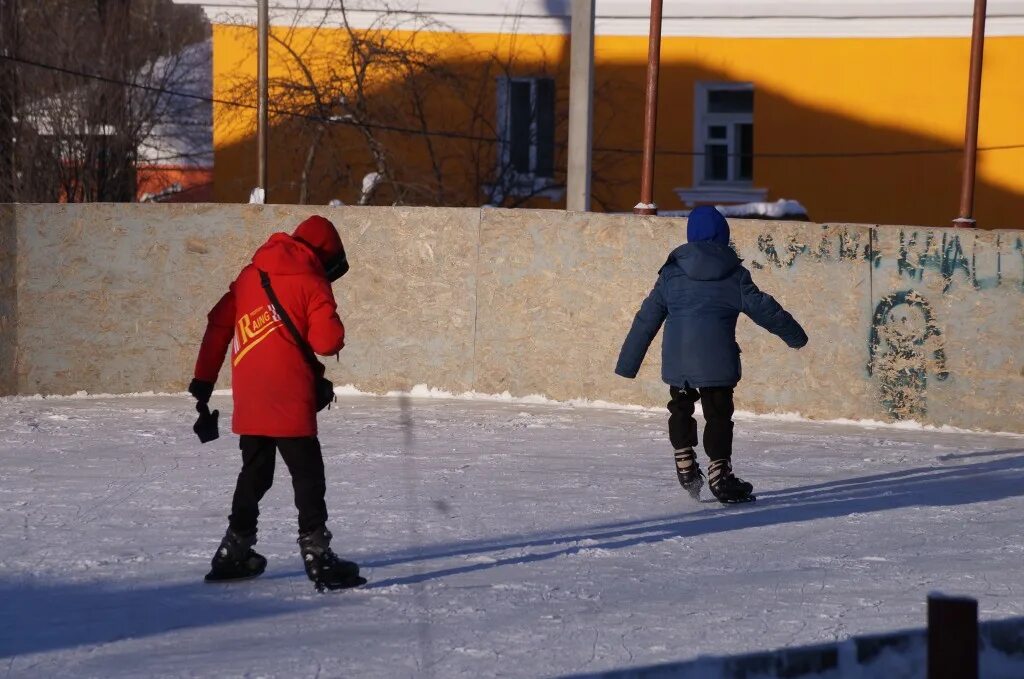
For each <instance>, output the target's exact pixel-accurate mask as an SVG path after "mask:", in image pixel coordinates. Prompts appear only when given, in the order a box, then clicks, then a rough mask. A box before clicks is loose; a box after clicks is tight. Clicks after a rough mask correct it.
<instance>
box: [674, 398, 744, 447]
mask: <svg viewBox="0 0 1024 679" xmlns="http://www.w3.org/2000/svg"><path fill="white" fill-rule="evenodd" d="M732 391H733V388H732V387H701V388H700V389H679V388H677V387H672V388H671V389H669V394H670V395H671V396H672V400H671V401H669V402H668V412H669V417H668V437H669V440H670V441H671V442H672V447H673V448H674V449H676V450H680V449H681V448H692V447H694V446H696V445H697V420H695V419H693V411H694V404H695V403H697V401H698V400H700V405H701V407H702V408H703V410H704V420H705V422H706V424H705V426H704V452H706V453H707V454H708V457H709V458H710V459H712V460H728V459H730V458H731V457H732V426H733V424H732V414H733V411H734V408H733V402H732Z"/></svg>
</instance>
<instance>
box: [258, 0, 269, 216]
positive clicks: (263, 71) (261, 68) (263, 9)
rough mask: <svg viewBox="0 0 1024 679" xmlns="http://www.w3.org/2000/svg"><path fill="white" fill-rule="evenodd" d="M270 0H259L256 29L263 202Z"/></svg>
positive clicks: (264, 194)
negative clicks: (268, 4) (268, 3)
mask: <svg viewBox="0 0 1024 679" xmlns="http://www.w3.org/2000/svg"><path fill="white" fill-rule="evenodd" d="M267 2H268V0H259V18H258V20H257V25H256V30H257V32H258V33H259V36H258V38H257V48H256V59H257V61H258V64H257V75H256V90H257V92H256V95H257V101H256V154H257V161H256V184H257V185H258V186H259V188H261V189H263V202H267V124H268V118H269V116H268V114H267V105H268V101H267V32H268V31H269V30H270V28H269V23H270V22H269V17H268V8H267Z"/></svg>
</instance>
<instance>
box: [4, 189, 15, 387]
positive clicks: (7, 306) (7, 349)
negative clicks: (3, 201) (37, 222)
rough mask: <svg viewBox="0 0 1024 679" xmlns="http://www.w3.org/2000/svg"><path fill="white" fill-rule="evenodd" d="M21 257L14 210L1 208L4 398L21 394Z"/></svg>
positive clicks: (5, 207)
mask: <svg viewBox="0 0 1024 679" xmlns="http://www.w3.org/2000/svg"><path fill="white" fill-rule="evenodd" d="M17 255H18V250H17V230H16V228H15V220H14V206H13V205H0V394H11V393H15V392H16V391H17V390H18V379H17V376H16V374H15V371H14V363H15V352H16V351H17V340H18V338H17V330H18V328H17V313H18V297H17V294H18V287H17V285H16V284H15V280H16V272H17V267H18V256H17Z"/></svg>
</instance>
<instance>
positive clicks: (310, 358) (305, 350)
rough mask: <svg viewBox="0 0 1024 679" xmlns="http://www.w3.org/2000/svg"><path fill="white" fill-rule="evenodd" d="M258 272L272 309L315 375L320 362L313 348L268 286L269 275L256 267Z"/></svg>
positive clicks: (319, 368)
mask: <svg viewBox="0 0 1024 679" xmlns="http://www.w3.org/2000/svg"><path fill="white" fill-rule="evenodd" d="M257 271H259V272H260V283H261V284H262V285H263V289H264V290H265V291H266V292H267V297H268V298H269V299H270V303H271V304H272V305H273V306H274V310H275V311H277V315H278V316H280V317H281V322H282V323H284V325H285V327H286V328H288V332H290V333H291V335H292V337H293V338H295V343H296V344H297V345H298V346H299V350H300V351H301V352H302V355H303V357H304V358H305V359H306V363H308V364H309V367H310V368H312V369H313V372H314V373H315V374H317V375H319V374H320V371H321V369H322V367H323V366H322V364H321V363H320V361H318V360H317V359H316V354H314V353H313V348H312V347H310V346H309V342H307V341H306V339H305V338H304V337H303V336H302V335H301V334H299V330H298V328H296V327H295V324H294V323H292V319H291V317H290V316H289V315H288V312H287V311H285V310H284V306H283V305H282V304H281V301H280V300H279V299H278V298H277V294H276V293H275V292H274V288H272V287H271V286H270V276H268V275H267V272H266V271H262V270H259V269H257Z"/></svg>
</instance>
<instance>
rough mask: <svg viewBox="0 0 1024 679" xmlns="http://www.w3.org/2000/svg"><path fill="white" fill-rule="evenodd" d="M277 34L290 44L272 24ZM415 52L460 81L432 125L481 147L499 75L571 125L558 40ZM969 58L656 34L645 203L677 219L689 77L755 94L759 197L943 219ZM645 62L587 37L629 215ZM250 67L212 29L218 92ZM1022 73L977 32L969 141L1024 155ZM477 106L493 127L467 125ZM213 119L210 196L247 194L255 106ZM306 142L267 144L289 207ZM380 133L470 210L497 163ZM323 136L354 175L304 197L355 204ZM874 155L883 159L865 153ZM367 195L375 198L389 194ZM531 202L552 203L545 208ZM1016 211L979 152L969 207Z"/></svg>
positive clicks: (278, 69)
mask: <svg viewBox="0 0 1024 679" xmlns="http://www.w3.org/2000/svg"><path fill="white" fill-rule="evenodd" d="M275 30H277V31H278V34H279V36H280V37H282V39H286V38H285V35H286V34H285V31H284V29H275ZM288 39H290V41H291V44H292V45H300V46H301V47H302V48H303V49H306V50H309V51H310V52H316V51H317V50H321V51H327V52H330V51H331V50H334V51H337V46H338V44H339V39H340V38H339V35H338V34H337V33H335V32H334V31H331V30H328V29H321V30H320V32H319V33H316V32H314V31H312V29H308V30H307V29H298V30H295V31H292V33H291V35H290V38H288ZM405 39H408V36H406V37H405ZM414 41H415V43H416V44H417V45H419V46H420V47H421V48H423V49H425V50H427V51H430V52H433V53H435V54H437V58H438V60H439V61H440V62H443V63H444V64H445V65H446V66H447V67H448V68H450V69H451V71H452V72H453V73H455V74H457V78H455V81H456V82H454V83H447V84H438V85H437V86H436V87H434V88H432V90H431V94H430V97H428V104H427V109H428V117H429V118H430V127H431V129H434V130H448V131H455V132H459V133H469V134H473V135H476V136H489V135H493V123H494V121H493V118H494V111H495V109H496V103H495V89H496V87H495V78H496V76H497V75H499V74H500V73H502V72H506V71H507V72H508V73H510V74H512V75H518V76H533V75H541V74H543V75H548V76H551V77H554V78H555V79H556V82H557V85H558V108H559V117H560V118H564V117H565V115H566V113H567V110H568V72H569V63H568V59H569V53H568V38H567V37H566V36H509V35H467V34H460V35H452V34H442V33H422V34H420V35H418V36H416V37H415V39H414ZM968 50H969V40H967V39H953V38H914V39H894V38H884V39H883V38H877V39H866V38H865V39H854V38H844V39H835V38H829V39H796V38H794V39H781V38H772V39H730V38H679V37H668V38H665V39H664V41H663V45H662V72H661V85H660V101H659V121H658V122H659V125H658V149H659V155H658V158H657V167H656V175H657V179H656V183H655V200H656V202H657V203H658V205H659V207H661V208H662V209H663V210H671V209H680V208H682V207H684V206H683V203H682V202H681V201H680V200H679V198H678V197H677V196H676V194H675V192H674V190H675V189H677V188H685V187H690V186H691V184H692V174H693V173H692V164H693V159H692V157H691V156H689V155H682V154H683V153H689V152H692V151H693V148H692V147H693V119H694V90H695V83H697V82H699V81H710V82H715V81H739V82H752V83H753V84H754V87H755V104H754V130H755V131H754V138H755V154H756V155H757V157H756V159H755V162H754V182H753V185H754V186H755V187H758V188H765V189H767V191H768V199H769V200H776V199H778V198H789V199H795V200H799V201H800V202H802V203H803V204H804V205H805V206H806V207H807V209H808V212H809V214H810V216H811V218H812V219H814V220H816V221H823V222H844V221H845V222H867V223H890V224H894V223H903V224H925V225H946V224H948V223H949V221H950V220H951V219H952V218H953V217H955V216H956V213H957V209H958V205H959V187H960V163H961V156H960V154H959V153H943V151H948V150H950V149H958V148H959V147H961V146H962V143H963V126H964V115H965V99H966V96H965V95H966V78H967V64H968ZM646 55H647V41H646V38H644V37H617V36H616V37H613V36H599V37H598V38H597V40H596V46H595V60H596V64H595V135H594V144H595V147H596V150H595V168H594V170H595V180H594V196H595V208H596V209H603V210H609V211H628V210H630V209H631V208H632V206H633V205H634V204H635V203H636V202H637V200H638V198H639V195H638V194H639V188H638V187H639V172H640V156H639V153H638V151H639V149H640V144H641V138H642V123H641V121H642V108H643V83H644V78H645V68H646ZM287 63H288V56H287V54H286V53H285V52H283V51H282V50H281V49H280V48H279V47H275V46H274V45H273V43H272V50H271V76H272V77H274V76H275V74H276V75H283V74H284V73H286V71H287V66H286V64H287ZM255 69H256V64H255V32H254V31H253V29H252V28H239V27H229V26H215V27H214V89H215V94H216V95H217V96H218V98H232V97H234V98H237V94H238V92H237V90H233V89H232V87H231V86H230V83H232V82H235V80H236V79H237V77H238V76H239V75H243V76H245V75H247V76H248V77H249V78H252V79H254V78H255ZM293 70H294V69H293ZM1021 73H1024V37H1009V38H1004V37H998V38H989V40H988V41H987V44H986V53H985V70H984V87H983V93H982V97H983V99H982V112H981V133H980V140H979V142H980V145H981V146H982V147H990V146H1004V145H1015V144H1016V145H1019V144H1024V114H1022V113H1021V111H1022V110H1024V78H1022V77H1021V76H1020V74H1021ZM379 80H380V81H381V82H379V83H377V85H376V86H377V87H380V88H381V92H382V94H384V95H385V96H386V94H387V93H386V88H387V87H389V84H388V83H387V82H385V81H386V78H379ZM273 105H274V104H273V102H272V106H273ZM472 106H476V107H477V109H478V112H483V113H485V114H486V116H489V118H490V119H489V120H483V121H482V120H480V119H478V118H479V116H477V117H474V116H472V115H470V113H469V112H468V111H469V109H470V108H471V107H472ZM229 110H233V113H231V114H229ZM214 116H215V118H214V119H215V130H214V145H215V153H216V157H215V173H216V178H215V191H216V196H217V199H218V200H223V201H240V200H244V199H245V197H246V196H247V195H248V191H249V189H250V188H251V187H252V186H253V185H254V183H255V144H254V141H253V137H254V131H255V111H253V110H247V109H237V108H236V107H228V106H225V105H215V113H214ZM303 134H304V133H303V132H302V131H298V132H297V131H296V130H295V128H294V126H292V127H289V124H288V123H286V122H282V123H281V125H280V128H275V130H274V132H273V133H272V136H271V152H270V154H271V165H270V167H271V178H270V189H271V200H273V201H275V202H290V201H294V200H296V198H297V196H298V190H297V187H296V184H295V176H296V173H297V172H298V169H299V168H301V166H302V161H303V159H304V157H305V152H306V149H307V147H308V144H307V143H306V141H307V140H306V139H305V137H304V136H303ZM380 134H381V137H382V139H383V140H386V141H387V143H388V146H389V148H393V149H395V150H396V151H395V153H396V154H400V155H401V159H400V161H399V162H397V163H396V165H399V166H401V168H402V171H404V172H406V173H408V174H409V176H419V175H430V174H431V173H433V174H435V175H436V174H440V176H441V179H440V180H439V181H440V183H442V184H444V185H445V187H446V195H444V196H434V195H433V194H432V193H431V192H430V191H425V192H424V194H423V195H422V196H420V197H419V198H420V200H418V201H416V202H423V203H428V204H429V203H431V202H434V203H436V202H448V203H452V204H463V205H473V204H479V203H480V202H482V201H483V196H482V194H479V193H478V192H476V191H475V189H474V186H475V183H474V182H477V181H479V179H480V177H481V176H483V175H485V174H486V173H487V171H488V169H489V168H490V167H492V166H493V163H495V162H496V160H495V156H494V150H495V149H494V145H493V144H485V143H481V142H473V141H458V140H451V139H443V138H437V137H434V138H431V139H430V141H431V143H432V144H433V147H434V156H435V161H436V162H435V163H433V164H431V163H430V162H428V160H429V159H428V156H427V153H426V148H427V147H426V138H425V137H417V136H411V135H405V134H398V133H386V132H381V133H380ZM566 138H567V132H566V130H565V127H564V124H562V125H561V126H560V127H559V129H558V143H559V144H560V146H559V149H558V151H557V153H556V167H559V166H560V167H563V168H564V158H565V153H564V144H565V142H566ZM322 142H323V144H324V146H325V147H328V146H329V147H331V148H333V149H335V153H333V155H332V154H328V153H321V154H318V156H322V159H320V158H318V162H324V163H329V162H345V163H349V164H350V165H351V181H349V182H348V183H347V184H346V185H344V186H339V185H333V186H317V187H316V188H315V190H312V191H311V192H310V197H309V199H310V202H314V203H317V202H320V203H324V202H327V200H329V199H330V198H335V197H337V198H341V199H343V200H345V201H346V202H350V201H352V200H354V199H355V197H356V196H357V195H358V188H357V187H358V179H359V178H361V176H362V174H364V173H365V172H366V171H370V170H371V169H373V167H372V165H371V164H369V162H368V159H367V157H366V154H365V152H363V151H362V150H361V142H360V140H359V139H358V137H357V136H354V133H353V131H352V130H349V129H344V128H337V129H336V128H335V127H332V128H331V132H330V133H329V134H328V135H327V136H326V137H325V138H324V139H323V140H322ZM339 149H340V150H339ZM623 151H627V152H623ZM916 151H925V152H928V153H924V154H921V153H913V152H916ZM875 153H878V154H879V155H871V154H875ZM779 154H783V155H779ZM784 154H798V157H792V156H785V155H784ZM799 154H807V155H802V156H801V155H799ZM815 154H817V155H815ZM821 154H826V155H821ZM829 154H837V155H836V156H833V155H829ZM850 154H853V155H850ZM857 154H863V155H857ZM338 158H341V159H342V160H341V161H339V160H338ZM439 158H440V159H441V160H440V161H437V159H439ZM396 160H399V159H397V158H396ZM438 166H440V167H438ZM409 197H410V196H406V197H405V198H406V199H409ZM380 198H381V200H382V201H385V202H386V200H387V198H388V197H387V196H386V195H382V196H381V197H380ZM529 204H530V205H531V206H535V207H562V206H563V203H557V202H551V201H549V200H546V199H533V200H532V201H530V202H529ZM1022 215H1024V148H1017V149H1006V150H991V151H983V152H982V153H981V154H980V156H979V168H978V189H977V199H976V216H977V218H978V220H979V224H980V225H981V226H985V227H1020V226H1021V225H1024V216H1022Z"/></svg>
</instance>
